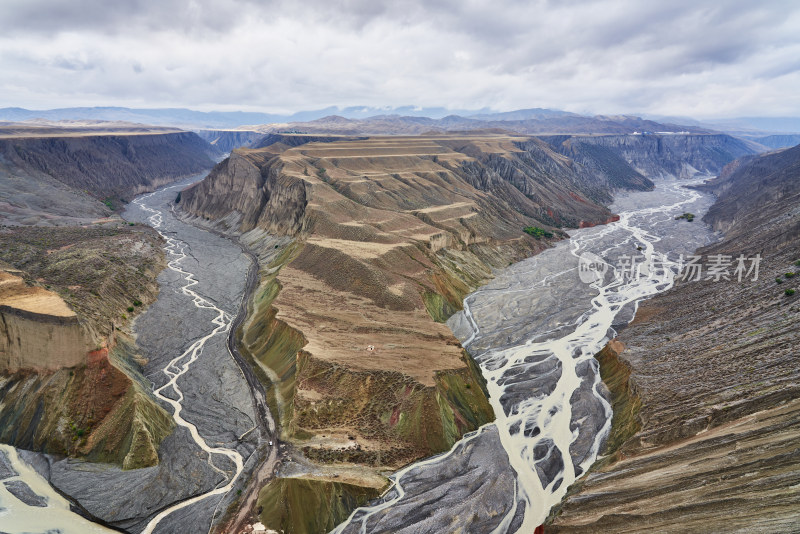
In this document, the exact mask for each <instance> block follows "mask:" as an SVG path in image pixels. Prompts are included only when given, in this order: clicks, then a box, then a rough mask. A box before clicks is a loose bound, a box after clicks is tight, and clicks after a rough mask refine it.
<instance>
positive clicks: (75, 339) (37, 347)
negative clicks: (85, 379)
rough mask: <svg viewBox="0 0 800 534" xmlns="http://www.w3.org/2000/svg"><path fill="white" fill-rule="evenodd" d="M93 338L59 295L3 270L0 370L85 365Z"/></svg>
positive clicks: (0, 299) (0, 294)
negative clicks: (28, 283) (87, 333)
mask: <svg viewBox="0 0 800 534" xmlns="http://www.w3.org/2000/svg"><path fill="white" fill-rule="evenodd" d="M89 347H90V339H89V336H87V335H86V332H85V331H84V329H83V328H81V326H80V323H79V322H78V317H77V315H75V312H73V311H72V310H71V309H70V308H69V307H68V306H67V304H66V303H65V302H64V301H63V300H62V299H61V297H59V296H58V295H57V294H55V293H53V292H51V291H47V290H46V289H44V288H41V287H35V286H27V285H26V284H25V282H24V280H23V279H22V278H20V277H18V276H14V275H12V274H10V273H7V272H3V271H0V369H5V370H8V371H11V372H14V371H17V370H19V369H22V368H29V369H30V368H33V369H58V368H61V367H72V366H74V365H78V364H81V363H83V362H84V361H85V359H86V353H87V352H88V351H89Z"/></svg>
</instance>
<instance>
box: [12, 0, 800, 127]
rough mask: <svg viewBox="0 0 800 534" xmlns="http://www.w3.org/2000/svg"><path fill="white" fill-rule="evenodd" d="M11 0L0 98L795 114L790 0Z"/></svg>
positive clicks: (271, 107)
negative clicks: (386, 0) (387, 0)
mask: <svg viewBox="0 0 800 534" xmlns="http://www.w3.org/2000/svg"><path fill="white" fill-rule="evenodd" d="M0 4H1V5H0V107H4V106H21V107H29V108H37V109H39V108H51V107H66V106H78V105H89V106H95V105H98V106H99V105H124V106H132V107H162V106H177V107H190V108H193V109H201V110H236V109H242V110H251V111H268V112H282V113H284V112H292V111H298V110H307V109H318V108H322V107H326V106H329V105H339V106H348V105H369V106H400V105H418V106H443V107H448V108H462V109H477V108H483V107H490V108H493V109H497V110H510V109H517V108H525V107H550V108H557V109H565V110H569V111H575V112H584V113H585V112H589V113H629V112H639V113H652V114H664V115H684V116H694V117H699V118H705V117H730V116H743V115H744V116H748V115H750V116H752V115H759V116H781V115H793V116H800V2H797V1H796V0H787V1H769V0H761V1H754V0H715V1H704V0H669V1H653V2H651V1H642V0H615V1H588V0H539V1H516V0H492V1H488V0H487V1H473V0H428V1H422V0H419V1H417V0H410V1H395V2H379V1H377V0H349V1H335V0H305V1H297V0H295V1H286V2H284V1H282V0H267V1H257V0H194V1H188V2H187V1H179V0H155V1H149V0H128V1H123V2H113V1H108V0H0Z"/></svg>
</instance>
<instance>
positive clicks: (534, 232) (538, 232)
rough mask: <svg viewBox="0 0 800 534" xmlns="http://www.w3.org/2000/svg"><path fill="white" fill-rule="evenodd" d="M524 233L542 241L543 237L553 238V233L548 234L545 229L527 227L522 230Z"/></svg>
mask: <svg viewBox="0 0 800 534" xmlns="http://www.w3.org/2000/svg"><path fill="white" fill-rule="evenodd" d="M522 231H523V232H525V233H526V234H528V235H530V236H533V237H535V238H536V239H541V238H543V237H548V238H549V237H553V233H552V232H548V231H547V230H545V229H544V228H539V227H538V226H526V227H525V228H523V229H522Z"/></svg>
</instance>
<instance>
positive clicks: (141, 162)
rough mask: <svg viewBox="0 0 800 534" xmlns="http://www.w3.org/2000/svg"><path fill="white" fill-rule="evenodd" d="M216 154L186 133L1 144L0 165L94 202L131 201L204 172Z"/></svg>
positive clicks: (29, 139) (3, 141) (70, 137)
mask: <svg viewBox="0 0 800 534" xmlns="http://www.w3.org/2000/svg"><path fill="white" fill-rule="evenodd" d="M217 154H218V152H217V151H216V150H215V149H214V148H213V147H211V146H210V145H209V144H208V143H206V142H205V141H203V140H202V139H200V137H198V136H197V135H196V134H194V133H191V132H174V133H157V134H150V133H145V134H135V135H134V134H131V135H118V134H109V135H100V134H93V135H65V136H53V137H26V138H22V137H18V138H3V139H0V160H2V161H3V163H5V164H7V165H11V166H15V167H17V168H19V169H21V170H23V171H27V172H39V173H44V174H46V175H48V176H51V177H52V178H55V179H56V180H58V181H59V182H61V183H63V184H65V185H67V186H69V187H71V188H73V189H75V190H77V191H86V192H88V193H89V194H91V195H92V196H94V197H95V198H99V199H112V200H114V199H116V200H120V199H121V200H123V201H130V200H131V199H132V198H133V197H134V196H135V195H136V194H139V193H142V192H145V191H152V190H153V189H155V188H157V187H160V186H162V185H165V184H168V183H170V182H172V181H174V180H176V179H178V178H180V177H185V176H189V175H191V174H195V173H198V172H201V171H203V170H205V169H209V168H211V167H212V166H213V164H214V162H213V160H212V159H211V158H212V157H215V156H216V155H217Z"/></svg>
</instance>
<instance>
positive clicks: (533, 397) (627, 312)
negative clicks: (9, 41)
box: [335, 180, 712, 534]
mask: <svg viewBox="0 0 800 534" xmlns="http://www.w3.org/2000/svg"><path fill="white" fill-rule="evenodd" d="M686 183H687V182H685V181H682V182H678V181H674V180H665V181H661V182H659V183H658V184H657V187H656V190H655V191H653V192H647V193H630V194H626V195H623V196H620V197H619V198H618V199H617V200H616V202H615V204H614V205H613V206H612V210H613V211H614V212H615V213H618V214H620V220H619V221H618V222H616V223H612V224H609V225H605V226H601V227H596V228H589V229H584V230H578V231H575V232H572V234H571V238H570V239H569V240H568V241H564V242H561V243H559V244H558V245H557V246H556V247H554V248H553V249H550V250H547V251H545V252H544V253H542V254H540V255H538V256H535V257H533V258H530V259H528V260H525V261H523V262H520V263H518V264H515V265H513V266H511V267H509V268H508V269H505V270H503V271H502V272H500V273H497V276H496V278H495V279H494V280H493V281H492V282H491V283H490V284H488V285H487V286H485V287H483V288H481V289H480V290H478V291H476V292H475V293H473V294H471V295H469V296H468V297H467V298H466V299H465V301H464V311H463V312H461V313H459V314H457V315H455V316H453V317H452V318H451V319H450V321H449V322H448V324H449V325H450V327H451V328H452V329H453V332H454V333H455V334H456V336H457V337H458V338H459V339H460V340H461V341H462V344H463V345H464V346H465V347H466V348H467V349H468V350H469V351H470V353H471V354H472V355H473V357H474V358H475V359H476V361H477V362H478V363H479V364H480V366H481V369H482V372H483V375H484V377H485V378H486V380H487V388H488V391H489V394H490V400H491V402H492V406H493V408H494V411H495V416H496V421H495V422H494V423H492V424H490V425H487V426H485V427H483V428H482V429H481V430H480V431H479V432H476V433H473V434H471V435H469V436H466V437H465V438H464V439H462V440H461V441H460V442H459V443H457V444H456V445H455V446H454V447H453V449H452V450H451V451H449V452H448V453H446V454H444V455H440V456H437V457H434V458H430V459H427V460H424V461H422V462H419V463H417V464H413V465H411V466H409V467H407V468H405V469H404V470H402V471H400V472H398V473H396V474H395V475H394V476H393V481H394V487H393V488H392V489H391V490H390V491H389V492H388V493H387V495H386V496H385V497H384V499H383V500H382V502H380V503H376V504H374V505H373V506H371V507H367V508H362V509H359V510H356V511H355V512H354V513H353V514H352V515H351V517H350V519H349V520H348V521H347V522H346V523H344V524H342V525H340V526H339V527H338V528H337V529H336V530H335V532H337V533H347V534H351V533H356V532H361V533H365V534H366V533H367V532H370V533H373V532H375V533H377V532H408V533H411V532H445V531H455V530H458V529H462V531H463V532H476V533H477V532H481V533H485V532H495V533H498V534H499V533H506V532H520V533H531V532H533V531H534V529H535V528H536V526H538V525H540V524H541V523H542V522H543V521H544V519H545V518H546V516H547V514H548V512H549V510H550V508H551V507H552V506H553V505H555V504H557V503H558V502H559V501H560V500H561V498H562V497H563V495H564V494H565V492H566V490H567V488H568V487H569V485H570V484H572V483H573V482H574V481H575V480H576V479H577V478H578V477H580V476H581V475H582V474H583V473H585V471H586V470H587V469H588V468H589V466H591V464H592V463H593V462H594V461H595V459H596V458H597V455H598V451H600V450H601V448H602V444H603V442H604V440H605V438H606V437H607V435H608V431H609V427H610V418H611V407H610V405H609V403H608V401H607V399H606V391H605V388H604V386H603V385H602V384H601V383H600V380H599V369H598V365H597V361H596V360H595V359H594V354H595V353H597V352H598V351H599V350H600V349H601V348H602V347H603V345H604V344H605V343H606V342H607V341H608V339H610V338H611V337H613V336H614V335H615V328H619V327H621V326H623V325H625V324H627V323H628V322H629V321H630V320H631V319H632V318H633V316H634V314H635V311H636V307H637V306H638V303H639V302H640V301H641V300H642V299H645V298H648V297H651V296H653V295H655V294H657V293H659V292H662V291H666V290H667V289H669V288H670V287H672V285H673V281H674V278H675V274H676V272H678V269H679V259H680V257H681V255H684V256H686V255H689V254H691V253H692V251H694V250H695V249H696V248H697V247H699V246H702V245H704V244H707V243H708V242H710V241H711V240H712V235H711V232H710V231H709V229H708V228H707V227H705V225H703V223H702V222H701V221H700V220H699V219H700V217H701V216H702V214H703V213H705V211H706V210H707V209H708V207H709V206H710V204H711V202H712V200H711V198H709V197H708V196H706V195H703V194H701V193H699V192H696V191H694V190H690V189H686V188H685V187H683V185H685V184H686ZM685 212H691V213H693V214H695V215H696V216H697V219H696V220H695V221H694V222H688V221H686V220H676V219H675V217H676V216H678V215H681V214H683V213H685ZM581 265H583V267H581ZM579 269H583V276H581V275H580V271H579ZM453 495H457V496H458V497H457V498H453Z"/></svg>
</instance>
